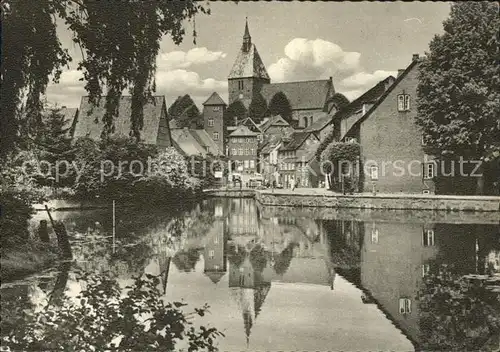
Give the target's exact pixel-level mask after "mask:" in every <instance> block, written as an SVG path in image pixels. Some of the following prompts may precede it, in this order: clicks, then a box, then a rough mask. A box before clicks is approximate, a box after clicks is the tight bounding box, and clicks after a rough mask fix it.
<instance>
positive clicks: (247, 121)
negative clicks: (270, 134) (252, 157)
mask: <svg viewBox="0 0 500 352" xmlns="http://www.w3.org/2000/svg"><path fill="white" fill-rule="evenodd" d="M238 125H242V126H246V127H248V128H249V129H250V130H251V131H253V132H261V129H260V128H259V126H258V125H257V124H256V123H255V121H254V120H253V119H252V118H251V117H247V118H244V119H243V120H241V121H240V122H239V123H238Z"/></svg>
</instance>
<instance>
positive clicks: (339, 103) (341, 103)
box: [330, 93, 350, 111]
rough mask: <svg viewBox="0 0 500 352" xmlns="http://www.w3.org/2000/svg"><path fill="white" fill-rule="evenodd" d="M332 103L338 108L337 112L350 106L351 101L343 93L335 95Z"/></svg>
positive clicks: (331, 100)
mask: <svg viewBox="0 0 500 352" xmlns="http://www.w3.org/2000/svg"><path fill="white" fill-rule="evenodd" d="M330 102H331V103H333V105H334V106H335V107H336V108H337V111H340V110H342V109H344V108H345V107H347V106H348V105H349V104H350V102H349V99H347V98H346V97H345V95H344V94H341V93H335V94H334V95H333V97H331V99H330Z"/></svg>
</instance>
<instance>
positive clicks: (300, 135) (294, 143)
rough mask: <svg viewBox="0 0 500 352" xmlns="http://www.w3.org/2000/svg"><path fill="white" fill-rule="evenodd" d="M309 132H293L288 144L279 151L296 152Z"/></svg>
mask: <svg viewBox="0 0 500 352" xmlns="http://www.w3.org/2000/svg"><path fill="white" fill-rule="evenodd" d="M310 134H311V132H295V133H293V134H292V135H291V136H290V142H288V143H286V144H285V145H284V146H283V147H282V148H281V150H296V149H297V148H300V146H301V145H302V143H304V142H305V140H306V139H307V137H309V135H310Z"/></svg>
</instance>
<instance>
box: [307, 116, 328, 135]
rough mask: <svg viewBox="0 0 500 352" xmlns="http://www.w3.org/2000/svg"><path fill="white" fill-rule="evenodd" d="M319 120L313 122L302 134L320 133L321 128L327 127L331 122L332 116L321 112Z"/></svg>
mask: <svg viewBox="0 0 500 352" xmlns="http://www.w3.org/2000/svg"><path fill="white" fill-rule="evenodd" d="M318 115H321V116H319V118H318V119H317V120H316V122H314V123H313V124H312V125H311V126H309V127H306V128H305V129H304V132H317V131H321V130H322V129H323V128H325V127H326V126H328V125H329V124H330V123H331V122H332V116H330V115H328V114H327V113H325V112H321V113H320V114H318Z"/></svg>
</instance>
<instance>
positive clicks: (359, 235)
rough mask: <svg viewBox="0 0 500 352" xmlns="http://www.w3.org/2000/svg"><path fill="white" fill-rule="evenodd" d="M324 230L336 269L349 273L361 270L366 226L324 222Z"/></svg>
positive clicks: (358, 223) (352, 223)
mask: <svg viewBox="0 0 500 352" xmlns="http://www.w3.org/2000/svg"><path fill="white" fill-rule="evenodd" d="M323 228H324V231H326V233H327V235H328V236H327V238H328V241H329V242H330V249H331V250H330V255H331V258H330V259H331V261H332V263H333V265H334V267H335V268H343V269H345V270H347V271H349V269H352V268H360V266H361V248H362V244H363V237H364V224H363V223H362V222H358V221H351V220H324V221H323Z"/></svg>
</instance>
